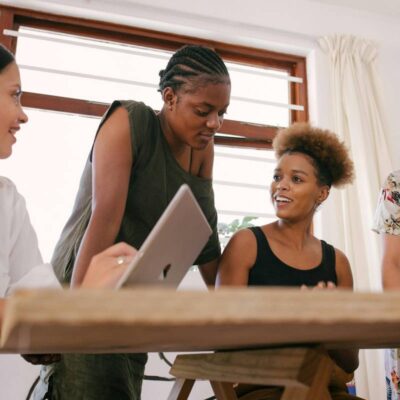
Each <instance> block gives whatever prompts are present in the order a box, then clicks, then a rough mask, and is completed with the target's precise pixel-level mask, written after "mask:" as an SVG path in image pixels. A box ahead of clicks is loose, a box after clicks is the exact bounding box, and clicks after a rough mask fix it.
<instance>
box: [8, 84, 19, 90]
mask: <svg viewBox="0 0 400 400" xmlns="http://www.w3.org/2000/svg"><path fill="white" fill-rule="evenodd" d="M10 87H11V88H12V89H18V90H21V85H19V84H18V83H14V84H12V85H11V86H10Z"/></svg>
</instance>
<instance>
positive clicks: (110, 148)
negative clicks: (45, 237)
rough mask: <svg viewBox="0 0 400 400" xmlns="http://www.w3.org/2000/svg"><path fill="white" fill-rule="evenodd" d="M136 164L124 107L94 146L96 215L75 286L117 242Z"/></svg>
mask: <svg viewBox="0 0 400 400" xmlns="http://www.w3.org/2000/svg"><path fill="white" fill-rule="evenodd" d="M132 163H133V157H132V150H131V138H130V126H129V117H128V113H127V111H126V110H125V109H124V108H122V107H120V108H118V109H116V110H115V111H114V113H113V114H112V115H111V116H110V117H109V118H108V119H107V121H106V122H105V123H104V125H103V126H102V127H101V128H100V130H99V133H98V135H97V138H96V142H95V145H94V149H93V172H92V174H93V176H92V177H93V183H92V185H93V198H92V215H91V218H90V221H89V224H88V227H87V229H86V232H85V235H84V236H83V239H82V243H81V246H80V248H79V252H78V255H77V259H76V261H75V265H74V271H73V274H72V281H71V286H77V285H79V284H80V283H81V282H82V280H83V277H84V276H85V273H86V270H87V268H88V265H89V262H90V260H91V259H92V257H93V256H94V255H95V254H97V253H100V252H101V251H103V250H104V249H106V248H107V247H109V246H111V245H112V244H113V243H114V242H115V239H116V237H117V234H118V231H119V229H120V226H121V221H122V217H123V214H124V210H125V204H126V199H127V196H128V185H129V179H130V172H131V168H132Z"/></svg>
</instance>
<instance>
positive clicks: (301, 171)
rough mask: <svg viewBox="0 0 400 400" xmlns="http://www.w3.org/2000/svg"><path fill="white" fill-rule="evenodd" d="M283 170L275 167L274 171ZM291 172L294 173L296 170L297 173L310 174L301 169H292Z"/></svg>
mask: <svg viewBox="0 0 400 400" xmlns="http://www.w3.org/2000/svg"><path fill="white" fill-rule="evenodd" d="M281 171H282V168H275V169H274V172H281ZM291 172H292V173H293V172H294V173H295V174H303V175H305V176H308V174H307V172H304V171H303V170H301V169H292V170H291Z"/></svg>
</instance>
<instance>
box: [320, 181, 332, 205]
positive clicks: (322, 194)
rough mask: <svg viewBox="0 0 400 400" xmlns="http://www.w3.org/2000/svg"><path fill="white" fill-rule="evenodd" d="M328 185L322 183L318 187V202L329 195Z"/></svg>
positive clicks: (321, 201)
mask: <svg viewBox="0 0 400 400" xmlns="http://www.w3.org/2000/svg"><path fill="white" fill-rule="evenodd" d="M329 191H330V187H329V186H328V185H323V186H321V187H320V188H319V194H318V198H317V202H318V204H322V203H323V202H324V201H325V200H326V199H327V198H328V196H329Z"/></svg>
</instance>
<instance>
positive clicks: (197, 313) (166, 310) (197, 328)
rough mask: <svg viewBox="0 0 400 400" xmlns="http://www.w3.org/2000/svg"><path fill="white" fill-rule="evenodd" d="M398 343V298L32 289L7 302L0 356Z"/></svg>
mask: <svg viewBox="0 0 400 400" xmlns="http://www.w3.org/2000/svg"><path fill="white" fill-rule="evenodd" d="M305 343H310V344H324V345H326V346H327V347H336V346H340V347H347V346H354V345H356V346H357V347H360V348H376V347H380V348H385V347H391V346H396V345H399V344H400V291H399V292H390V293H352V292H347V291H340V290H335V291H308V292H304V291H300V290H297V289H267V288H260V289H246V288H237V289H220V290H217V291H212V292H206V291H178V292H176V291H170V290H160V289H150V288H136V289H134V290H121V291H84V290H79V291H73V290H64V291H61V290H58V291H56V290H54V291H52V290H31V291H22V292H19V293H15V294H14V295H13V296H11V297H10V298H9V299H8V302H7V306H6V310H5V316H4V321H3V329H2V335H1V352H33V353H35V352H37V353H41V352H61V353H68V352H86V353H97V352H101V353H104V352H106V353H114V352H121V351H123V352H143V351H152V352H154V351H198V350H216V349H239V348H240V349H243V348H257V347H262V348H266V347H270V346H283V345H293V344H305Z"/></svg>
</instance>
